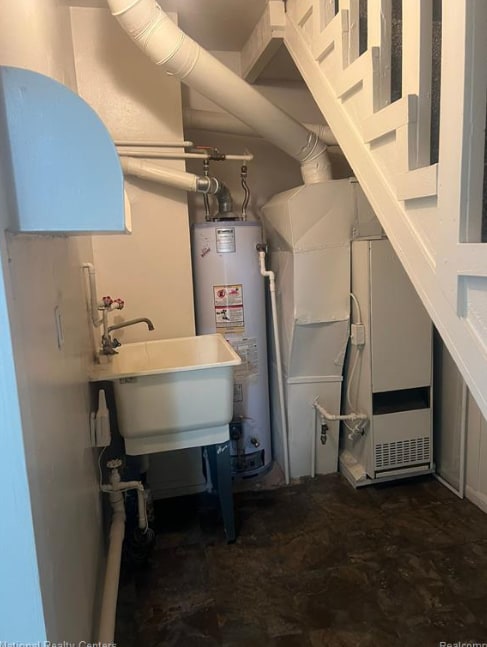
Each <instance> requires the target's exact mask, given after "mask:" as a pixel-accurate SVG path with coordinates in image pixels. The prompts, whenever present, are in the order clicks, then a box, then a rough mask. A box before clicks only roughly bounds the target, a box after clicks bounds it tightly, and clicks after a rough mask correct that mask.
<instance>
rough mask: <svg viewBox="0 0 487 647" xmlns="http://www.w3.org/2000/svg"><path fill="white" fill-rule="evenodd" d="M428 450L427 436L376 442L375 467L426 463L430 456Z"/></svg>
mask: <svg viewBox="0 0 487 647" xmlns="http://www.w3.org/2000/svg"><path fill="white" fill-rule="evenodd" d="M430 452H431V445H430V439H429V437H428V436H425V437H423V438H412V439H411V440H397V441H395V442H391V443H378V444H377V445H376V446H375V469H376V470H381V469H386V468H391V467H401V466H403V465H414V464H417V463H428V462H429V461H430V458H431V455H430Z"/></svg>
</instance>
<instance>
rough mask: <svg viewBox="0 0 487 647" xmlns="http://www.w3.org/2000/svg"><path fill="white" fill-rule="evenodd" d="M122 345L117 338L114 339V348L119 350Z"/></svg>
mask: <svg viewBox="0 0 487 647" xmlns="http://www.w3.org/2000/svg"><path fill="white" fill-rule="evenodd" d="M121 345H122V344H121V342H119V341H118V339H117V338H116V337H114V338H113V339H112V348H119V347H120V346H121Z"/></svg>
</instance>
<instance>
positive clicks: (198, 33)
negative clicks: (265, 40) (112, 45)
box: [64, 0, 267, 51]
mask: <svg viewBox="0 0 487 647" xmlns="http://www.w3.org/2000/svg"><path fill="white" fill-rule="evenodd" d="M158 1H159V4H160V5H161V7H162V8H163V9H164V11H175V12H177V14H178V23H179V26H180V27H181V29H183V30H184V31H185V32H186V33H187V34H188V35H189V36H191V38H194V40H196V41H197V42H198V43H199V44H200V45H202V46H203V47H204V48H205V49H212V50H216V51H218V50H220V51H223V50H227V51H240V50H241V49H242V46H243V45H244V43H245V42H246V40H247V39H248V37H249V36H250V33H251V31H252V29H253V28H254V26H255V24H256V22H257V21H258V19H259V18H260V16H261V15H262V12H263V11H264V8H265V6H266V4H267V0H158ZM64 4H67V5H70V6H76V7H106V6H107V2H106V0H64Z"/></svg>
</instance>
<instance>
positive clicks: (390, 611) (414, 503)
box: [117, 475, 487, 647]
mask: <svg viewBox="0 0 487 647" xmlns="http://www.w3.org/2000/svg"><path fill="white" fill-rule="evenodd" d="M236 509H237V513H238V517H239V520H240V534H239V537H238V540H237V542H236V543H235V544H233V545H227V544H226V542H225V539H224V535H223V530H222V527H221V525H220V524H219V523H218V518H217V513H216V511H215V509H214V508H213V507H212V505H210V504H209V503H208V500H207V499H205V498H204V497H203V498H200V497H187V498H180V499H173V500H171V501H168V502H159V505H158V508H157V510H156V512H157V515H158V519H157V524H158V535H157V541H156V546H155V549H154V552H153V554H152V557H151V558H150V560H149V563H148V564H147V565H146V566H145V567H139V568H134V567H129V566H125V568H124V571H123V575H122V580H121V587H120V595H119V609H118V620H117V634H118V635H117V645H118V647H163V646H164V647H193V646H198V647H200V646H201V647H206V646H213V645H226V646H228V647H234V646H235V647H237V646H241V647H244V646H245V647H246V646H249V647H260V646H262V647H264V646H266V647H267V646H280V647H311V646H312V647H318V646H326V647H364V646H367V647H369V646H370V647H372V646H374V647H382V646H383V645H384V646H387V647H393V646H395V645H400V646H401V647H409V646H411V647H413V646H414V647H423V646H424V647H426V646H429V645H432V646H433V645H439V644H440V641H445V642H447V643H448V642H449V643H455V642H457V643H459V642H462V641H463V642H468V641H472V642H479V643H482V642H485V643H487V515H485V514H484V513H482V512H481V511H480V510H479V509H477V508H476V507H475V506H473V505H471V504H470V503H468V502H466V501H460V500H459V499H457V498H456V497H455V496H454V495H453V494H451V493H450V492H449V491H448V490H447V489H446V488H444V487H443V486H441V485H440V484H439V483H438V482H437V481H435V480H434V479H426V480H419V481H418V480H414V481H409V482H402V483H400V484H392V485H388V486H384V485H383V486H380V487H368V488H364V489H361V490H357V491H354V490H353V489H352V488H351V487H350V486H349V485H348V484H347V483H346V482H345V481H344V480H343V478H342V477H340V476H338V475H331V476H327V477H321V478H317V479H315V480H313V481H310V480H308V481H306V482H304V483H303V484H300V485H296V486H292V487H289V488H282V489H279V490H270V491H260V492H255V491H254V492H244V493H239V494H238V495H236Z"/></svg>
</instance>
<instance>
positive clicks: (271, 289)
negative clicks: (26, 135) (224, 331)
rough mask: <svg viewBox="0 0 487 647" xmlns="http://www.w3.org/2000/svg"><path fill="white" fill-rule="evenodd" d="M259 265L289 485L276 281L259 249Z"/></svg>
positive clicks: (285, 469) (285, 472)
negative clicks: (265, 294) (264, 279)
mask: <svg viewBox="0 0 487 647" xmlns="http://www.w3.org/2000/svg"><path fill="white" fill-rule="evenodd" d="M258 254H259V267H260V273H261V275H262V276H263V277H267V278H268V279H269V293H270V296H271V314H272V327H273V328H272V329H273V332H274V349H275V353H276V368H277V383H278V389H279V408H280V414H281V430H282V445H283V450H284V477H285V479H286V485H289V481H290V465H289V440H288V430H287V416H286V404H285V399H284V377H283V373H282V362H281V341H280V335H279V326H278V319H277V303H276V282H275V276H274V272H272V271H271V270H267V269H266V266H265V252H264V251H259V252H258Z"/></svg>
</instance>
